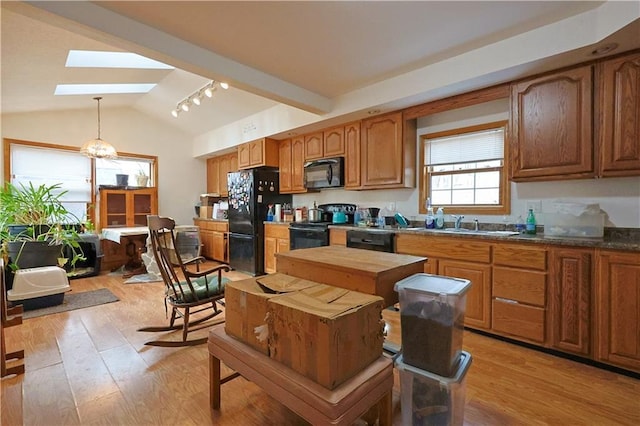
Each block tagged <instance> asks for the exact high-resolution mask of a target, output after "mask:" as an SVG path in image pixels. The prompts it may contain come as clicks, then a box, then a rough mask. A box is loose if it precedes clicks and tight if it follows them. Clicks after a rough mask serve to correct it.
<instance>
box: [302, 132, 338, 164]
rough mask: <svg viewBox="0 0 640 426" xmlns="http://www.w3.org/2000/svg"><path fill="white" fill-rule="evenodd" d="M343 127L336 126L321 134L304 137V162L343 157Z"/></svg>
mask: <svg viewBox="0 0 640 426" xmlns="http://www.w3.org/2000/svg"><path fill="white" fill-rule="evenodd" d="M344 129H345V127H344V126H337V127H333V128H331V129H327V130H325V131H323V132H316V133H311V134H308V135H305V136H304V158H305V160H307V161H309V160H317V159H319V158H327V157H340V156H343V155H344Z"/></svg>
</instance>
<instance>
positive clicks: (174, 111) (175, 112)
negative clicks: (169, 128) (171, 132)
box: [171, 109, 180, 118]
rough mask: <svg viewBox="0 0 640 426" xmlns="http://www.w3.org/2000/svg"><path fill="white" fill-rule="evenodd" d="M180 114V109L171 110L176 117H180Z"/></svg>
mask: <svg viewBox="0 0 640 426" xmlns="http://www.w3.org/2000/svg"><path fill="white" fill-rule="evenodd" d="M178 114H180V110H179V109H174V110H173V111H171V115H173V117H174V118H178Z"/></svg>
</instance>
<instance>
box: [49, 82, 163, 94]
mask: <svg viewBox="0 0 640 426" xmlns="http://www.w3.org/2000/svg"><path fill="white" fill-rule="evenodd" d="M155 86H156V84H155V83H118V84H115V83H114V84H58V85H57V86H56V91H55V92H54V94H55V95H104V94H114V93H118V94H122V93H147V92H149V91H150V90H151V89H153V88H154V87H155Z"/></svg>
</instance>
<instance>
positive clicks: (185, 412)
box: [0, 272, 640, 426]
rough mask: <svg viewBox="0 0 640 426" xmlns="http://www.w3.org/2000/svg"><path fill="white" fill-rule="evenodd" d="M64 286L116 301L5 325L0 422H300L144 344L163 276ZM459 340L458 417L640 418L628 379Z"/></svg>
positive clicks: (199, 358)
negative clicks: (215, 393)
mask: <svg viewBox="0 0 640 426" xmlns="http://www.w3.org/2000/svg"><path fill="white" fill-rule="evenodd" d="M228 276H229V278H230V279H240V278H244V276H243V275H242V274H240V273H237V272H231V273H229V274H228ZM71 287H72V288H73V291H74V292H81V291H86V290H92V289H97V288H101V287H106V288H109V289H110V290H111V291H112V292H113V293H114V294H115V295H116V296H118V297H119V298H120V301H119V302H115V303H110V304H106V305H101V306H96V307H92V308H85V309H80V310H76V311H70V312H64V313H59V314H53V315H48V316H44V317H39V318H32V319H27V320H24V323H23V324H22V325H21V326H17V327H12V328H9V329H6V330H5V331H6V334H7V345H8V349H9V350H15V349H18V348H20V347H24V349H25V367H26V373H25V374H24V375H21V376H16V377H8V378H3V379H2V387H1V391H2V394H1V397H0V403H1V417H0V420H1V422H0V424H2V425H6V426H14V425H79V424H81V425H92V424H96V425H112V424H113V425H214V424H215V425H234V426H235V425H298V424H302V425H303V424H305V422H304V421H303V420H301V419H300V418H299V417H297V416H296V415H295V414H294V413H293V412H291V411H290V410H288V409H287V408H285V407H283V406H282V405H280V404H279V403H277V402H276V401H275V400H274V399H272V398H271V397H270V396H269V395H267V394H265V393H264V392H263V391H262V390H261V389H260V388H258V387H257V386H256V385H254V384H253V383H251V382H248V381H246V380H245V379H243V378H239V379H236V380H233V381H231V382H229V383H227V384H225V385H224V386H223V388H222V390H223V395H222V409H221V410H220V411H219V412H214V411H211V410H210V409H209V405H208V403H209V399H208V398H209V395H208V363H207V359H208V353H207V348H206V345H201V346H197V347H191V348H159V347H148V346H144V342H145V341H147V340H151V339H152V338H154V337H156V335H155V334H153V333H141V332H137V331H136V329H137V328H139V327H142V326H146V325H162V324H165V321H166V320H165V311H164V304H163V300H162V293H163V285H162V283H141V284H123V279H122V278H121V277H119V276H111V275H108V274H103V275H100V276H99V277H92V278H85V279H77V280H72V281H71ZM393 321H394V319H391V320H390V321H389V322H390V324H391V327H392V329H393ZM396 327H397V326H396ZM201 332H202V333H206V330H204V331H201ZM393 332H394V330H392V331H391V333H393ZM205 335H206V334H205ZM167 338H171V339H176V340H178V339H179V338H180V336H179V334H178V333H175V334H173V335H170V336H168V337H167ZM464 349H465V350H466V351H468V352H470V353H471V354H472V357H473V363H472V366H471V368H470V370H469V372H468V374H467V377H466V407H465V419H464V422H465V424H466V425H515V424H526V425H569V424H571V425H638V424H640V381H639V380H636V379H633V378H630V377H626V376H623V375H619V374H616V373H613V372H609V371H605V370H602V369H598V368H596V367H591V366H587V365H583V364H580V363H576V362H573V361H570V360H566V359H562V358H558V357H555V356H552V355H548V354H545V353H541V352H538V351H534V350H530V349H527V348H523V347H520V346H517V345H513V344H510V343H506V342H502V341H499V340H496V339H492V338H490V337H486V336H481V335H478V334H475V333H468V332H465V336H464ZM224 373H225V372H224V371H223V374H224ZM399 389H400V388H399V381H398V377H397V376H396V385H395V389H394V398H393V404H394V405H393V406H394V424H395V425H401V424H402V421H401V413H400V390H399Z"/></svg>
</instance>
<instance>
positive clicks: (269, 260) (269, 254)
mask: <svg viewBox="0 0 640 426" xmlns="http://www.w3.org/2000/svg"><path fill="white" fill-rule="evenodd" d="M277 250H278V241H277V238H275V237H264V271H265V272H266V273H268V274H272V273H274V272H276V252H277Z"/></svg>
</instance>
